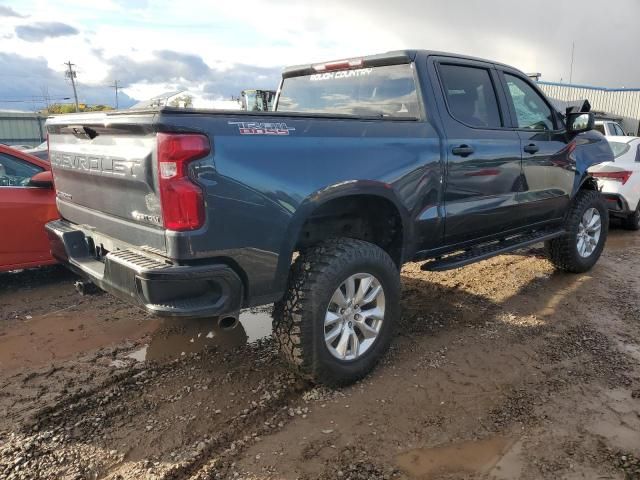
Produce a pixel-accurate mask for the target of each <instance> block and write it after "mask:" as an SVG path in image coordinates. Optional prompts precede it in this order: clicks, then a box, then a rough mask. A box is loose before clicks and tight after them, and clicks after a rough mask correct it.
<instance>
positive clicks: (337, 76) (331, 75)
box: [309, 68, 373, 82]
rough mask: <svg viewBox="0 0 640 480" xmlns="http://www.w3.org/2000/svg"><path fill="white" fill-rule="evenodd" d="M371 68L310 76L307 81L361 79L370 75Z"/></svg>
mask: <svg viewBox="0 0 640 480" xmlns="http://www.w3.org/2000/svg"><path fill="white" fill-rule="evenodd" d="M372 71H373V68H361V69H358V70H342V71H339V72H326V73H316V74H315V75H311V76H310V77H309V80H311V81H312V82H314V81H318V80H338V79H341V78H352V77H362V76H363V75H371V72H372Z"/></svg>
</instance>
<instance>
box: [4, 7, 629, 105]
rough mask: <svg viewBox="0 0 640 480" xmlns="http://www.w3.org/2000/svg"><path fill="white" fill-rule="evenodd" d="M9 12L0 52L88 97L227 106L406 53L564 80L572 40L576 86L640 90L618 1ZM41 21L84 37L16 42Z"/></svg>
mask: <svg viewBox="0 0 640 480" xmlns="http://www.w3.org/2000/svg"><path fill="white" fill-rule="evenodd" d="M5 9H11V10H7V11H8V12H11V14H12V16H9V17H2V20H3V22H1V23H0V51H1V52H5V53H15V54H18V55H20V56H23V57H27V58H38V57H45V58H46V60H47V62H48V66H49V67H50V68H51V69H52V70H53V71H55V72H58V73H59V74H60V75H63V73H64V68H65V67H64V62H66V61H68V60H71V61H73V62H74V63H75V64H76V65H77V70H78V81H79V83H80V86H81V88H82V86H83V85H86V86H92V87H98V86H107V85H109V84H110V83H112V81H113V80H114V78H113V77H112V75H116V74H117V75H122V76H123V78H119V80H121V81H122V82H130V83H128V84H125V87H126V90H125V92H127V93H128V94H130V95H132V96H133V97H135V98H138V99H144V98H147V97H151V96H153V95H154V94H157V93H160V92H161V91H166V90H171V88H172V87H175V86H179V87H186V88H187V89H192V90H195V91H202V92H203V95H205V96H206V95H212V94H215V92H211V88H212V85H218V88H220V90H219V92H218V94H222V93H224V94H225V95H229V92H228V91H227V90H225V88H231V87H233V88H236V87H237V88H240V89H241V88H250V87H255V86H256V85H254V84H252V81H253V80H255V81H258V82H264V81H265V79H264V78H260V77H259V76H257V75H258V74H257V73H256V72H255V71H252V68H256V67H257V68H263V69H266V70H268V71H270V72H273V71H277V70H278V69H280V68H282V67H283V66H285V65H291V64H297V63H310V62H316V61H322V60H328V59H335V58H345V57H352V56H358V55H363V54H369V53H378V52H382V51H387V50H393V49H400V48H427V49H436V50H445V51H454V52H460V53H467V54H472V55H476V56H480V57H485V58H491V59H495V60H497V61H502V62H504V63H508V64H512V65H514V66H516V67H519V68H521V69H523V70H525V71H534V70H535V71H539V72H542V73H543V79H546V80H552V81H558V80H560V79H563V80H565V81H567V80H568V78H567V77H568V71H569V60H570V51H571V43H572V41H575V43H576V56H575V65H574V78H573V80H574V81H575V82H579V83H587V84H596V85H603V86H619V85H626V86H634V83H635V84H640V66H639V65H638V63H637V62H633V61H629V59H632V58H635V51H636V50H637V44H638V42H637V33H636V32H637V27H636V22H637V18H638V14H640V4H639V3H638V2H637V0H618V6H617V8H616V9H609V10H606V9H603V8H602V3H601V2H596V1H595V0H583V1H582V2H581V3H580V5H579V6H578V7H576V5H575V3H573V2H562V1H558V0H539V1H538V2H537V3H536V4H535V5H527V6H523V5H522V4H520V3H518V2H514V1H512V0H448V1H447V2H442V1H440V0H438V1H436V0H428V1H425V0H396V1H395V2H389V1H388V0H350V1H348V2H346V1H343V0H324V1H322V2H313V3H312V2H299V1H294V0H270V1H267V0H245V1H244V2H242V3H241V4H239V3H238V2H229V1H223V0H220V1H205V0H202V1H182V2H175V1H170V0H133V1H129V0H127V1H125V0H105V1H101V2H93V3H87V2H86V1H85V0H31V1H29V0H20V1H13V2H11V1H10V2H7V5H6V6H5ZM620 12H624V14H623V15H621V14H620ZM16 15H17V16H16ZM39 22H60V23H64V24H66V25H69V26H70V27H71V28H73V29H76V30H78V32H79V33H78V34H77V35H72V36H61V37H57V38H46V39H45V40H44V41H36V42H26V41H24V40H23V39H21V38H19V36H18V35H16V28H18V29H20V28H22V29H23V30H24V28H27V29H29V28H30V27H31V28H32V27H33V26H34V25H37V24H38V23H39ZM161 51H170V52H176V53H177V54H190V55H195V56H197V57H199V58H200V59H201V61H202V62H203V64H204V65H205V66H206V67H208V68H207V69H204V68H201V69H199V70H198V69H196V70H193V68H192V67H193V65H191V67H188V66H186V64H184V63H180V62H176V61H173V62H171V61H167V59H160V60H159V59H158V54H157V52H161ZM194 62H197V60H195V59H194ZM194 64H195V63H194ZM117 65H120V67H121V68H120V69H118V68H116V66H117ZM125 66H126V67H127V68H130V69H132V70H131V71H126V69H124V67H125ZM242 69H244V74H243V72H242V71H241V70H242ZM141 74H143V76H144V74H146V75H147V76H148V78H142V77H141ZM252 75H253V76H252ZM229 76H232V77H233V79H232V80H233V81H232V82H230V83H229V82H228V83H227V84H226V85H227V86H226V87H225V86H224V85H225V83H224V81H225V78H226V77H229ZM271 78H273V75H272V73H270V74H269V75H267V79H271ZM239 82H247V84H242V85H244V87H243V86H242V85H240V83H239ZM273 86H274V87H275V85H273ZM238 93H239V91H238V92H235V94H238Z"/></svg>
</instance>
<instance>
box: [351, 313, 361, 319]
mask: <svg viewBox="0 0 640 480" xmlns="http://www.w3.org/2000/svg"><path fill="white" fill-rule="evenodd" d="M353 318H354V319H355V320H360V319H361V318H362V317H361V316H360V314H359V313H356V314H355V315H354V316H353Z"/></svg>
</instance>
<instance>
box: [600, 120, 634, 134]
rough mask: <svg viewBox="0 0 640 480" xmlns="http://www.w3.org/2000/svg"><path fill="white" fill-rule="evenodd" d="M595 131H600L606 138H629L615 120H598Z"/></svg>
mask: <svg viewBox="0 0 640 480" xmlns="http://www.w3.org/2000/svg"><path fill="white" fill-rule="evenodd" d="M593 128H594V130H598V131H599V132H600V133H601V134H603V135H604V136H605V137H627V136H629V135H628V134H626V133H625V131H624V130H623V129H622V126H621V125H620V124H619V123H618V122H614V121H613V120H596V122H595V124H594V125H593Z"/></svg>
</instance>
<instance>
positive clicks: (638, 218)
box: [622, 203, 640, 230]
mask: <svg viewBox="0 0 640 480" xmlns="http://www.w3.org/2000/svg"><path fill="white" fill-rule="evenodd" d="M622 227H623V228H624V229H626V230H640V203H639V204H638V208H636V211H635V212H633V213H632V214H631V215H629V216H628V217H626V218H625V219H623V220H622Z"/></svg>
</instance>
